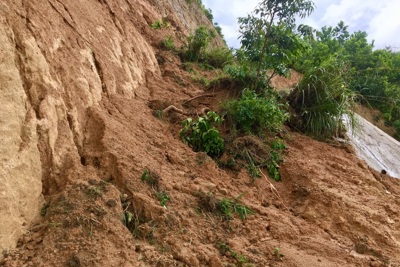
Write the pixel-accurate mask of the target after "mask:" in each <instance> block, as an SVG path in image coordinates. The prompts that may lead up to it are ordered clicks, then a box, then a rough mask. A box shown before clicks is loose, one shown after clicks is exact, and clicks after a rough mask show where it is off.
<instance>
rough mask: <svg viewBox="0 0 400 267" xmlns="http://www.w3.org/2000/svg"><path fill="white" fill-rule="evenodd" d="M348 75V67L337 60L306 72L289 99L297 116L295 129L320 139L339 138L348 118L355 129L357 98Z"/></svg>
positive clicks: (293, 123)
mask: <svg viewBox="0 0 400 267" xmlns="http://www.w3.org/2000/svg"><path fill="white" fill-rule="evenodd" d="M345 72H346V70H345V68H344V66H343V65H342V64H341V62H338V61H337V60H336V59H335V58H331V59H329V60H327V61H325V62H323V63H322V65H321V66H319V67H314V68H312V69H310V70H309V71H308V72H306V73H305V75H304V77H303V79H302V80H301V82H300V83H299V84H298V85H297V87H296V88H295V89H294V90H293V91H292V92H291V94H290V95H289V97H288V100H289V103H290V106H291V107H292V108H293V109H294V111H295V112H296V114H297V120H293V121H292V122H291V123H292V125H294V126H295V127H296V128H297V129H299V130H301V131H303V132H305V133H307V134H310V135H311V136H313V137H315V138H319V139H321V138H322V139H324V138H328V137H331V136H333V135H335V134H338V132H339V131H340V130H341V129H343V123H342V119H343V116H344V115H348V117H349V119H350V123H351V124H352V126H355V124H356V121H355V117H354V116H353V114H354V113H353V111H352V107H353V105H354V103H355V97H356V95H355V94H354V93H353V92H352V91H350V90H349V89H348V88H347V87H346V84H345V79H344V74H345ZM352 128H353V129H354V127H352Z"/></svg>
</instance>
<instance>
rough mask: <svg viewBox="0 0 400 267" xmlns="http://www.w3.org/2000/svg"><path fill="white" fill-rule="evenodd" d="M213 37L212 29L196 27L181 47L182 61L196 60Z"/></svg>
mask: <svg viewBox="0 0 400 267" xmlns="http://www.w3.org/2000/svg"><path fill="white" fill-rule="evenodd" d="M214 37H215V34H214V31H211V30H209V29H207V27H205V26H200V27H199V28H197V29H196V31H195V33H194V35H190V36H189V38H188V41H187V43H186V45H185V46H184V47H183V48H182V52H181V58H182V60H183V61H198V60H199V59H200V57H201V55H202V54H203V53H204V50H205V49H206V48H207V46H208V43H209V42H210V40H211V39H212V38H214Z"/></svg>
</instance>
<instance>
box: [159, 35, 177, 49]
mask: <svg viewBox="0 0 400 267" xmlns="http://www.w3.org/2000/svg"><path fill="white" fill-rule="evenodd" d="M161 46H162V47H163V48H165V49H167V50H175V42H174V37H172V36H171V35H169V36H167V38H165V39H164V40H163V41H162V42H161Z"/></svg>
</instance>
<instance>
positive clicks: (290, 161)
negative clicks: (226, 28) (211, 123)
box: [0, 0, 400, 267]
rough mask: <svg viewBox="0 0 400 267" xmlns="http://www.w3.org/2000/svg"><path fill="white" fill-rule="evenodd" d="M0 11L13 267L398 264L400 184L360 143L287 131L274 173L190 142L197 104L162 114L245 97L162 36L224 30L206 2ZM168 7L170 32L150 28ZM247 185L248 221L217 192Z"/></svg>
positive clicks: (4, 213)
mask: <svg viewBox="0 0 400 267" xmlns="http://www.w3.org/2000/svg"><path fill="white" fill-rule="evenodd" d="M0 12H1V16H0V42H1V46H0V47H1V48H0V49H1V54H0V66H1V71H0V81H1V83H0V86H1V88H0V89H1V91H0V102H1V104H0V111H1V113H0V120H1V124H0V127H1V128H0V131H1V135H2V140H1V142H0V151H1V161H0V167H1V168H0V171H1V172H0V175H1V176H0V179H1V184H0V202H1V213H0V222H1V224H0V225H1V228H0V246H1V249H2V250H3V256H4V260H3V261H2V262H1V264H0V265H3V266H15V267H19V266H35V267H36V266H45V267H47V266H69V267H70V266H104V267H106V266H107V267H108V266H126V267H127V266H251V265H252V266H400V257H399V255H400V244H399V239H400V230H399V226H400V220H399V212H400V208H399V198H398V196H399V195H400V182H399V180H395V179H393V178H391V177H388V176H385V175H381V174H379V173H376V172H374V171H372V170H371V169H370V168H368V167H367V166H366V164H365V163H364V162H362V161H360V160H359V159H358V158H357V157H356V156H355V154H354V151H353V150H352V148H351V147H349V146H347V145H328V144H326V143H320V142H317V141H314V140H311V139H309V138H307V137H303V136H300V135H298V134H295V133H290V132H287V133H286V134H285V136H284V138H285V140H286V142H287V145H288V149H287V151H286V160H285V163H284V164H283V165H282V166H281V173H282V182H278V183H277V182H273V180H271V179H269V178H268V177H262V178H260V179H252V178H250V177H249V176H248V174H247V172H246V170H245V169H242V170H240V171H238V170H237V171H231V170H225V169H222V168H220V167H218V165H217V164H216V162H214V161H213V160H212V159H211V158H209V157H208V156H206V155H204V154H203V153H195V152H193V151H192V150H191V149H190V148H189V147H187V146H186V145H185V144H183V143H182V142H181V141H180V139H179V134H178V131H179V129H180V121H181V120H182V119H184V118H185V117H186V116H185V115H182V114H175V113H172V114H167V115H166V116H165V117H161V116H158V118H157V116H155V115H157V114H158V115H160V113H157V110H161V109H163V108H166V107H167V106H169V105H175V106H176V107H178V108H180V109H182V110H184V111H185V112H184V113H190V114H193V115H194V114H196V112H197V113H200V112H201V110H203V109H204V107H209V108H211V109H216V108H217V107H218V105H217V103H218V102H220V101H222V100H224V99H226V98H229V97H231V96H232V95H234V94H235V93H234V92H232V91H230V90H229V89H230V88H229V86H225V85H224V83H221V84H220V86H217V87H214V88H211V89H210V90H213V91H212V92H209V91H207V92H205V88H204V87H202V86H201V85H200V84H198V83H196V82H194V81H193V79H191V78H190V74H189V73H188V72H186V71H185V70H183V68H182V65H181V62H180V60H179V58H178V57H177V56H176V55H175V54H174V53H172V52H170V51H163V50H162V49H161V48H160V47H159V43H160V41H162V40H163V38H165V37H166V36H168V35H172V36H174V39H175V41H176V44H177V45H180V44H182V42H183V41H184V40H185V38H186V36H187V35H188V34H189V32H190V30H191V29H194V28H196V27H197V26H198V25H202V24H208V25H209V26H211V25H210V24H209V22H208V20H207V19H206V18H205V17H204V16H203V14H202V12H201V10H200V9H198V8H196V6H193V4H192V5H190V4H188V3H187V1H184V0H182V1H172V0H170V1H134V0H125V1H122V0H115V1H107V0H102V1H94V0H85V1H84V0H82V1H63V0H58V1H57V0H48V1H41V0H35V1H13V2H12V3H8V2H7V3H1V4H0ZM162 18H164V19H165V20H166V21H167V22H168V24H169V27H168V28H165V29H161V30H156V29H152V28H151V27H150V26H149V25H150V24H152V23H153V22H154V21H155V20H161V19H162ZM204 93H213V97H212V98H210V97H206V98H205V99H203V98H201V99H197V100H196V101H190V105H189V104H188V102H187V100H188V99H191V98H193V97H195V96H198V95H201V94H204ZM146 171H148V173H149V175H150V174H151V175H150V176H151V177H152V178H153V180H152V181H153V182H151V183H149V182H146V181H145V182H143V181H142V180H146V179H143V174H145V173H146ZM160 193H164V200H165V195H168V197H169V199H170V201H168V202H167V203H166V205H165V206H166V207H163V205H160V202H161V200H163V195H162V194H160ZM241 194H243V196H242V197H241V199H240V201H241V203H242V204H243V205H246V206H248V207H249V208H250V209H251V210H252V211H254V214H252V215H249V216H248V219H247V220H243V221H242V220H240V219H239V218H238V217H236V218H235V219H232V220H226V219H224V218H221V217H220V216H218V215H217V214H214V213H212V212H210V211H212V209H211V208H212V206H213V197H215V198H216V199H222V198H227V199H234V198H235V197H237V196H239V195H241ZM207 196H208V198H207ZM205 206H206V207H209V208H210V207H211V208H210V210H208V209H207V208H204V207H205ZM123 215H124V220H125V225H128V227H126V226H125V225H124V223H123V220H122V216H123ZM127 215H129V216H127ZM130 216H131V217H130ZM128 217H129V218H128ZM128 228H129V229H128ZM23 233H25V234H24V235H22V234H23ZM21 235H22V236H21ZM15 245H17V248H16V249H13V246H15Z"/></svg>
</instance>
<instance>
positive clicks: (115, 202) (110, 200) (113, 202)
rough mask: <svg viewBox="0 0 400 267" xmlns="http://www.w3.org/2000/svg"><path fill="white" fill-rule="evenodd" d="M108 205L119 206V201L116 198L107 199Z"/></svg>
mask: <svg viewBox="0 0 400 267" xmlns="http://www.w3.org/2000/svg"><path fill="white" fill-rule="evenodd" d="M106 205H107V206H109V207H110V208H114V207H116V206H117V201H115V199H109V200H107V202H106Z"/></svg>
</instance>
